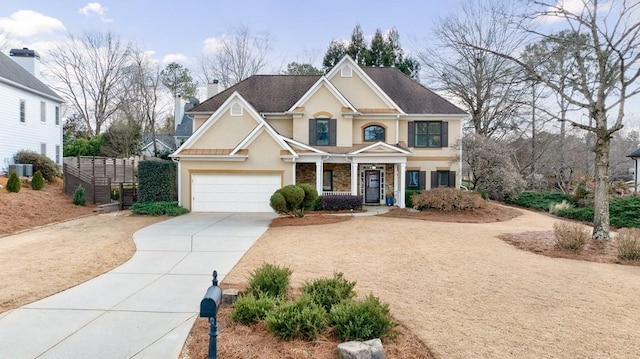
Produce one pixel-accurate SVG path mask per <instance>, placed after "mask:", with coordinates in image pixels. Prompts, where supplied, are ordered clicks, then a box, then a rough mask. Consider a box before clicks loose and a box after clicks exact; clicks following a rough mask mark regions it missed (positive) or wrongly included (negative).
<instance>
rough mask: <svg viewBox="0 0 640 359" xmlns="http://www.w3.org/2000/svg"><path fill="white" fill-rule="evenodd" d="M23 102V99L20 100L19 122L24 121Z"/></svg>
mask: <svg viewBox="0 0 640 359" xmlns="http://www.w3.org/2000/svg"><path fill="white" fill-rule="evenodd" d="M25 117H26V116H25V103H24V100H20V122H22V123H24V122H25Z"/></svg>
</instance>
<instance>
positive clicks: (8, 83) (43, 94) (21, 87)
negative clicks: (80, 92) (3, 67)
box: [0, 77, 64, 103]
mask: <svg viewBox="0 0 640 359" xmlns="http://www.w3.org/2000/svg"><path fill="white" fill-rule="evenodd" d="M0 82H4V83H6V84H7V85H10V86H13V87H17V88H19V89H21V90H24V91H27V92H31V93H34V94H36V95H39V96H42V97H46V98H48V99H49V100H51V101H55V102H57V103H64V99H62V97H56V96H52V95H49V94H46V93H44V92H40V91H38V90H34V89H32V88H31V87H28V86H25V85H22V84H19V83H17V82H14V81H11V80H8V79H6V78H4V77H0Z"/></svg>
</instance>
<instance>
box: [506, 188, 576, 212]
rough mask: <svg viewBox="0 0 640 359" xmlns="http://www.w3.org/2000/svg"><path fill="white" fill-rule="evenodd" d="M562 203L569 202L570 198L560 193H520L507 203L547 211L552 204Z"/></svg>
mask: <svg viewBox="0 0 640 359" xmlns="http://www.w3.org/2000/svg"><path fill="white" fill-rule="evenodd" d="M563 201H571V198H570V196H569V195H566V194H564V193H562V192H522V193H520V194H519V195H517V196H515V197H511V198H510V199H509V201H507V203H511V204H516V205H518V206H521V207H527V208H534V209H537V210H540V211H548V210H549V208H551V205H552V204H555V203H561V202H563Z"/></svg>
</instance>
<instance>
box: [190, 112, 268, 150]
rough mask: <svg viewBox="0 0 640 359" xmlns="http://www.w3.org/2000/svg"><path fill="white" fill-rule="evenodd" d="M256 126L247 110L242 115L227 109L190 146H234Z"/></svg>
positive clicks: (256, 123)
mask: <svg viewBox="0 0 640 359" xmlns="http://www.w3.org/2000/svg"><path fill="white" fill-rule="evenodd" d="M256 126H258V122H256V120H255V119H253V118H252V117H251V116H250V115H249V114H248V113H247V111H244V114H243V116H231V115H230V114H229V111H227V112H225V113H224V114H223V115H222V117H220V118H219V119H218V120H217V121H216V122H215V123H214V124H213V125H212V126H211V127H210V128H209V129H208V131H206V132H205V133H203V134H202V137H200V138H199V139H198V140H197V141H196V142H195V143H193V144H192V145H191V147H190V148H235V147H236V146H237V145H238V144H239V143H240V142H241V141H242V140H243V139H244V138H245V137H246V136H247V135H248V134H249V133H250V132H251V131H252V130H253V129H254V128H256Z"/></svg>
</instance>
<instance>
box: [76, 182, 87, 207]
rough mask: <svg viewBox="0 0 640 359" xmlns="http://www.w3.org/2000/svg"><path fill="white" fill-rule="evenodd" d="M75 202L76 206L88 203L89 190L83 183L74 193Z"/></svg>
mask: <svg viewBox="0 0 640 359" xmlns="http://www.w3.org/2000/svg"><path fill="white" fill-rule="evenodd" d="M73 204H75V205H76V206H84V205H86V204H87V192H86V191H85V189H84V187H82V185H78V187H77V188H76V191H75V192H74V193H73Z"/></svg>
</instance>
